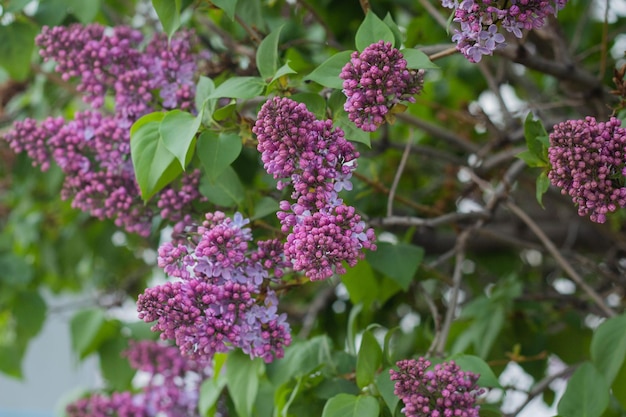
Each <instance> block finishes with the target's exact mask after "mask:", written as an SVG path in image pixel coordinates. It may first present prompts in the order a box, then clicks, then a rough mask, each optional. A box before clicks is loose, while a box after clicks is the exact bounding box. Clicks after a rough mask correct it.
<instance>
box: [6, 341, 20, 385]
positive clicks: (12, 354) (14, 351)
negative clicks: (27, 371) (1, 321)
mask: <svg viewBox="0 0 626 417" xmlns="http://www.w3.org/2000/svg"><path fill="white" fill-rule="evenodd" d="M23 355H24V351H23V350H22V349H21V348H20V347H19V346H17V345H15V344H14V345H9V346H3V345H0V372H2V373H4V374H6V375H8V376H10V377H13V378H17V379H22V377H23V375H22V356H23Z"/></svg>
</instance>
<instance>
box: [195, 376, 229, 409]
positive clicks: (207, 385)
mask: <svg viewBox="0 0 626 417" xmlns="http://www.w3.org/2000/svg"><path fill="white" fill-rule="evenodd" d="M225 385H226V378H217V380H214V379H207V380H205V381H204V382H203V383H202V385H201V386H200V398H199V400H198V410H199V411H200V415H202V416H206V415H208V412H209V410H210V409H212V408H213V407H215V404H216V403H217V400H218V398H219V396H220V394H221V393H222V390H223V389H224V386H225Z"/></svg>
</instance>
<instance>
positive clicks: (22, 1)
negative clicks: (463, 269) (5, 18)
mask: <svg viewBox="0 0 626 417" xmlns="http://www.w3.org/2000/svg"><path fill="white" fill-rule="evenodd" d="M30 2H31V0H7V1H6V2H5V3H4V4H3V7H4V11H5V13H16V12H20V11H22V9H23V8H24V7H25V6H26V5H27V4H28V3H30Z"/></svg>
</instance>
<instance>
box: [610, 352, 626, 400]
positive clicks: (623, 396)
mask: <svg viewBox="0 0 626 417" xmlns="http://www.w3.org/2000/svg"><path fill="white" fill-rule="evenodd" d="M611 391H612V392H613V396H614V397H615V398H616V399H617V401H618V402H619V403H620V405H621V406H622V408H623V409H624V410H626V362H625V363H623V364H622V366H621V367H620V369H619V372H618V373H617V375H615V379H614V380H613V385H611Z"/></svg>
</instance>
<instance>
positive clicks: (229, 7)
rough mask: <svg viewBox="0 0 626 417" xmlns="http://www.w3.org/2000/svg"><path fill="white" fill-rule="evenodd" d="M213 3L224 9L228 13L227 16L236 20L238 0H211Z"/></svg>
mask: <svg viewBox="0 0 626 417" xmlns="http://www.w3.org/2000/svg"><path fill="white" fill-rule="evenodd" d="M211 3H213V4H214V5H216V6H217V7H219V8H220V9H222V10H224V13H226V16H228V18H229V19H230V20H235V8H236V7H237V0H211Z"/></svg>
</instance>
